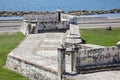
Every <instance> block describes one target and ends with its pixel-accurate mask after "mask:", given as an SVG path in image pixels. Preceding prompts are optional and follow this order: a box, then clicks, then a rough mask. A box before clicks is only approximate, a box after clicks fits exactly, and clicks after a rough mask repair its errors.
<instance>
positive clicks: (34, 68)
mask: <svg viewBox="0 0 120 80" xmlns="http://www.w3.org/2000/svg"><path fill="white" fill-rule="evenodd" d="M5 66H7V68H9V69H11V70H14V71H17V72H19V73H22V74H23V75H24V76H27V77H29V78H30V79H32V80H57V78H58V76H57V75H58V74H57V72H55V71H52V70H50V69H46V68H44V66H38V65H35V64H32V63H30V62H27V61H24V60H21V59H18V58H16V57H13V56H10V55H9V56H8V57H7V61H6V65H5Z"/></svg>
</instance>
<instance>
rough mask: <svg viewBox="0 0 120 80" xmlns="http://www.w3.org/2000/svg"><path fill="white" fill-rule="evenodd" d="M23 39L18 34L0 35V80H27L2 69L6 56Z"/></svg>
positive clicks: (22, 36)
mask: <svg viewBox="0 0 120 80" xmlns="http://www.w3.org/2000/svg"><path fill="white" fill-rule="evenodd" d="M24 38H25V36H24V35H23V34H22V33H20V32H18V33H14V34H13V33H0V80H28V78H25V77H23V76H21V75H20V74H18V73H16V72H14V71H11V70H8V69H5V68H3V66H4V65H5V61H6V58H7V54H8V53H9V52H10V51H11V50H12V49H14V48H15V47H16V46H17V45H18V44H19V43H20V41H21V40H23V39H24Z"/></svg>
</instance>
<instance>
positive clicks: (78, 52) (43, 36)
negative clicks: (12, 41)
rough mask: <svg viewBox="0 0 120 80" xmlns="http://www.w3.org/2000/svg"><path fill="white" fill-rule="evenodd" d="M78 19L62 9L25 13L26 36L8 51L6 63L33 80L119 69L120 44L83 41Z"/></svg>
mask: <svg viewBox="0 0 120 80" xmlns="http://www.w3.org/2000/svg"><path fill="white" fill-rule="evenodd" d="M79 19H80V18H79V17H77V16H72V15H67V14H61V10H60V9H58V10H57V13H56V14H50V15H25V16H24V19H23V24H22V26H21V32H23V33H24V34H25V35H27V37H26V39H25V40H24V41H22V43H21V44H20V45H19V46H18V47H17V48H15V49H14V50H13V51H11V52H10V53H9V54H8V57H7V61H6V65H5V66H6V67H7V68H8V69H11V70H14V71H17V72H19V73H21V74H23V75H24V76H27V77H29V78H30V79H31V80H90V79H87V78H88V77H91V76H90V75H87V76H86V75H81V74H82V73H89V72H96V71H102V70H111V69H118V67H119V66H120V46H119V45H118V46H112V47H104V46H98V45H94V44H84V43H85V42H84V40H83V39H82V37H81V35H80V32H79V25H80V24H81V23H80V24H79V23H78V20H79ZM85 19H86V18H85ZM96 19H98V18H96ZM99 19H100V20H101V19H103V18H99ZM119 74H120V73H119ZM91 79H92V78H91ZM119 79H120V77H119Z"/></svg>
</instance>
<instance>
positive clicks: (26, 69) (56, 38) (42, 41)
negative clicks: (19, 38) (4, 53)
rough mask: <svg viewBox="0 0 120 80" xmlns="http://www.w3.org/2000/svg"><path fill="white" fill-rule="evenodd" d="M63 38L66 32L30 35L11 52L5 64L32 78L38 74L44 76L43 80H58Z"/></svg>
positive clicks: (38, 76)
mask: <svg viewBox="0 0 120 80" xmlns="http://www.w3.org/2000/svg"><path fill="white" fill-rule="evenodd" d="M63 38H64V33H41V34H31V35H28V36H27V38H26V39H25V40H24V41H23V42H22V43H21V44H20V45H19V46H18V47H17V48H15V49H14V50H13V51H11V52H10V53H9V55H8V57H7V61H6V65H5V66H6V67H7V68H9V69H11V70H15V71H17V72H20V73H22V74H23V75H25V76H27V77H29V78H31V79H34V77H35V76H34V75H36V77H37V78H38V79H39V78H41V77H42V80H44V79H45V80H46V79H47V80H53V79H54V80H57V67H58V64H57V47H58V46H59V45H61V43H62V39H63ZM48 48H49V49H48ZM38 74H39V75H38ZM40 75H41V76H40ZM46 75H48V77H46ZM44 77H46V78H44Z"/></svg>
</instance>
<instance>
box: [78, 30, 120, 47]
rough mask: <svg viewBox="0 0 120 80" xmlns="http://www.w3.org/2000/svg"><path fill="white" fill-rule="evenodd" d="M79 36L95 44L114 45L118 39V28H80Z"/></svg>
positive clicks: (119, 31) (119, 35)
mask: <svg viewBox="0 0 120 80" xmlns="http://www.w3.org/2000/svg"><path fill="white" fill-rule="evenodd" d="M80 33H81V36H82V38H83V39H84V40H86V43H88V44H97V45H102V46H114V45H115V44H116V43H117V42H118V41H120V28H112V30H106V29H105V28H101V29H98V28H95V29H81V30H80Z"/></svg>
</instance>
